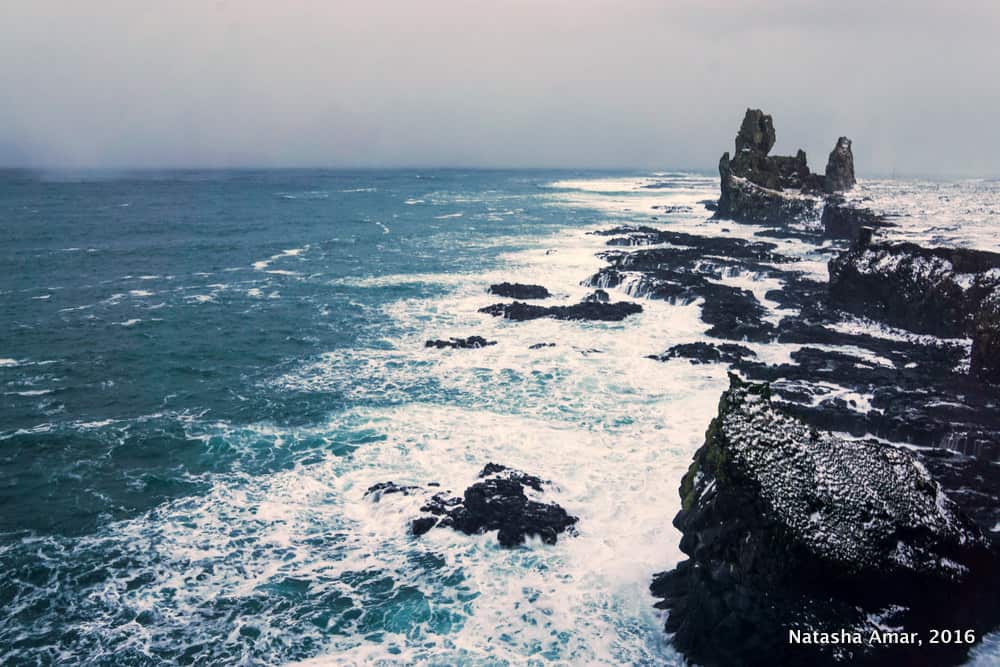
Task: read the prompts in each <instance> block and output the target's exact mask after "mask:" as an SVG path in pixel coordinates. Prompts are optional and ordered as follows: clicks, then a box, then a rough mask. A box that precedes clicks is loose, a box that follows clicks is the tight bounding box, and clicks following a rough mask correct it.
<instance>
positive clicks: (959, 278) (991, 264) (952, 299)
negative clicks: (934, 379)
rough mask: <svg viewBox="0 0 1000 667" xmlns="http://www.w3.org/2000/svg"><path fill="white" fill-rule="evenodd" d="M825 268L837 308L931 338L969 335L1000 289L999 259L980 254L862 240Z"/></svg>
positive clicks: (960, 250)
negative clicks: (977, 317)
mask: <svg viewBox="0 0 1000 667" xmlns="http://www.w3.org/2000/svg"><path fill="white" fill-rule="evenodd" d="M829 267H830V298H831V300H832V301H833V302H834V303H836V304H837V305H839V306H841V307H843V308H845V309H848V310H851V311H853V312H858V313H861V314H864V315H867V316H869V317H873V318H876V319H880V320H883V321H885V322H888V323H889V324H892V325H894V326H900V327H904V328H907V329H911V330H913V331H916V332H919V333H928V334H933V335H937V336H949V337H958V336H966V335H972V333H973V330H974V322H975V320H976V315H977V313H979V311H980V310H981V309H982V308H983V305H984V303H985V302H986V300H987V299H988V298H991V297H993V296H994V295H996V294H997V293H998V290H1000V254H998V253H992V252H985V251H980V250H968V249H965V248H924V247H921V246H918V245H915V244H913V243H871V242H870V237H869V236H868V235H862V236H861V237H860V238H859V239H858V241H857V242H856V243H854V245H852V246H851V248H850V250H849V251H847V252H845V253H843V254H841V255H839V256H838V257H835V258H833V259H832V260H830V265H829ZM986 329H988V327H986ZM984 331H985V330H984ZM987 338H988V335H985V336H984V338H983V340H982V341H981V344H982V343H986V344H987V345H988V344H989V343H988V341H987V340H986V339H987Z"/></svg>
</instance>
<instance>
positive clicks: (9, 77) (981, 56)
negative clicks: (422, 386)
mask: <svg viewBox="0 0 1000 667" xmlns="http://www.w3.org/2000/svg"><path fill="white" fill-rule="evenodd" d="M17 4H18V6H17V7H15V8H13V10H12V11H10V10H8V11H6V12H5V20H4V22H3V24H2V25H0V86H2V90H3V91H4V97H3V103H2V104H0V164H2V163H8V164H25V163H29V164H36V165H67V166H239V165H274V166H292V165H296V166H298V165H302V166H313V165H316V166H387V165H420V166H435V165H442V166H447V165H469V166H572V167H653V168H669V167H692V168H712V167H713V166H714V164H715V162H716V160H717V158H718V155H719V154H721V152H722V151H723V150H727V149H729V148H731V143H732V139H733V136H734V134H735V131H736V128H737V125H738V123H739V120H740V118H741V116H742V112H743V109H744V108H745V107H747V106H755V107H761V108H764V109H766V110H768V111H769V112H771V113H773V114H774V116H775V123H776V126H777V129H778V145H777V147H776V150H781V151H790V150H794V149H795V148H796V147H799V146H802V147H804V148H805V149H806V150H807V152H808V153H809V155H810V160H811V162H812V164H813V166H814V168H821V167H822V163H823V161H824V160H825V155H826V153H827V152H828V151H829V150H830V148H831V147H832V145H833V142H834V140H835V139H836V137H837V135H839V134H847V135H849V136H851V137H852V138H853V139H854V140H855V156H856V160H857V162H858V167H859V171H860V172H861V173H862V174H876V173H888V172H890V171H893V170H896V171H898V172H900V173H922V174H968V175H974V174H979V175H997V174H1000V152H998V151H997V150H996V149H997V147H998V144H1000V142H998V139H1000V131H998V130H997V124H996V119H997V118H998V117H1000V114H998V112H1000V87H998V86H996V84H995V79H996V74H997V71H998V69H1000V43H998V40H996V39H995V38H994V35H995V34H996V32H997V29H998V28H1000V5H998V4H997V3H995V2H991V3H985V2H982V3H980V2H967V3H962V4H961V10H958V9H956V8H955V7H957V6H958V5H952V6H950V7H949V6H948V5H946V4H945V3H940V2H935V3H931V2H924V1H922V0H915V1H913V2H898V3H876V2H859V1H856V0H843V1H841V2H838V3H829V2H808V1H807V2H793V1H792V0H770V1H759V2H749V1H743V0H730V1H722V0H703V1H700V2H695V1H694V0H684V1H681V2H647V1H640V0H635V1H632V2H628V1H626V2H611V1H598V0H582V1H577V2H565V1H562V0H558V1H557V0H548V1H539V2H527V1H521V0H509V1H506V2H501V1H496V2H492V3H486V2H479V1H476V0H471V1H465V2H460V1H458V0H454V1H452V0H447V1H446V0H425V1H424V2H402V1H398V0H383V1H382V2H378V1H372V0H368V1H366V2H344V1H340V0H335V1H332V2H331V1H330V0H327V1H324V2H320V1H318V0H289V1H288V2H271V1H266V2H265V1H264V0H244V1H243V2H235V1H231V0H222V1H219V2H215V3H208V2H196V1H194V0H176V1H175V2H160V3H153V2H149V1H140V2H135V1H132V2H122V1H120V0H104V1H103V2H100V3H78V2H70V1H68V0H64V1H57V0H36V1H35V2H32V3H27V2H22V3H17Z"/></svg>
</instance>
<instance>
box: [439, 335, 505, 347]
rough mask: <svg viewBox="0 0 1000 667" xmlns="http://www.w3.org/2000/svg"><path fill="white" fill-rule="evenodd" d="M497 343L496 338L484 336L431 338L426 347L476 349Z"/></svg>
mask: <svg viewBox="0 0 1000 667" xmlns="http://www.w3.org/2000/svg"><path fill="white" fill-rule="evenodd" d="M496 344H497V342H496V341H495V340H486V339H485V338H483V337H482V336H469V337H468V338H451V339H449V340H429V341H427V342H426V343H424V347H436V348H437V349H439V350H440V349H443V348H446V347H450V348H452V349H456V350H459V349H461V350H475V349H478V348H481V347H486V346H487V345H496Z"/></svg>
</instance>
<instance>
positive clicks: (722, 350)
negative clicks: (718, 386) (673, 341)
mask: <svg viewBox="0 0 1000 667" xmlns="http://www.w3.org/2000/svg"><path fill="white" fill-rule="evenodd" d="M756 356H757V354H756V353H755V352H754V351H753V350H751V349H750V348H748V347H746V346H744V345H737V344H735V343H721V344H719V345H716V344H714V343H700V342H699V343H682V344H680V345H674V346H673V347H671V348H670V349H669V350H667V351H666V352H664V353H663V354H658V355H653V356H652V357H651V358H652V359H657V360H659V361H668V360H670V359H688V360H689V361H690V362H691V363H692V364H709V363H717V362H725V363H736V362H739V361H742V360H743V359H745V358H749V357H756Z"/></svg>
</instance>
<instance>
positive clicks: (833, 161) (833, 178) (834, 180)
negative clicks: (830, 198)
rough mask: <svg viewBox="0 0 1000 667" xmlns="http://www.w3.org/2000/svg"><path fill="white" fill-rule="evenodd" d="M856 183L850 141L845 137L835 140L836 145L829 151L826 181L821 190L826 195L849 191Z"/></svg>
mask: <svg viewBox="0 0 1000 667" xmlns="http://www.w3.org/2000/svg"><path fill="white" fill-rule="evenodd" d="M856 183H857V181H856V180H854V153H853V152H851V140H850V139H848V138H847V137H840V138H839V139H837V145H836V146H834V147H833V150H832V151H830V157H829V159H828V160H827V162H826V180H825V181H824V183H823V190H824V191H825V192H827V193H833V192H841V191H843V190H850V189H851V188H853V187H854V185H855V184H856Z"/></svg>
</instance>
